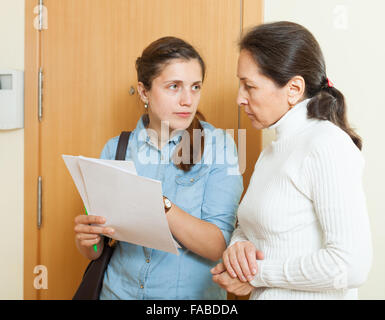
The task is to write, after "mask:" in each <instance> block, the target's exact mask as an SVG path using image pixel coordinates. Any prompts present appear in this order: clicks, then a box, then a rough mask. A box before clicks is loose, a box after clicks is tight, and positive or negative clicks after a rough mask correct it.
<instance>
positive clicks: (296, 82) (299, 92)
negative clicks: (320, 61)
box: [286, 76, 305, 106]
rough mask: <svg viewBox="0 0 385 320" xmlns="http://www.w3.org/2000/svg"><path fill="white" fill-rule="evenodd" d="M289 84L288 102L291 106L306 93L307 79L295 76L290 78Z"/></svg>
mask: <svg viewBox="0 0 385 320" xmlns="http://www.w3.org/2000/svg"><path fill="white" fill-rule="evenodd" d="M286 86H287V102H288V104H289V105H290V106H295V105H296V104H297V103H298V102H299V101H300V100H301V98H302V96H303V95H304V93H305V79H304V78H302V77H301V76H295V77H293V78H291V79H290V80H289V82H288V83H287V84H286Z"/></svg>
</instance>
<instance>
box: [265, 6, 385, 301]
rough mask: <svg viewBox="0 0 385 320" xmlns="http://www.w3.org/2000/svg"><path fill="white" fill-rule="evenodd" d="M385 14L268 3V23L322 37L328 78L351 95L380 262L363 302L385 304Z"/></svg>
mask: <svg viewBox="0 0 385 320" xmlns="http://www.w3.org/2000/svg"><path fill="white" fill-rule="evenodd" d="M384 12H385V1H382V0H368V1H356V0H339V1H335V0H323V1H316V0H290V1H287V0H265V19H264V21H265V22H273V21H279V20H287V21H293V22H297V23H300V24H302V25H303V26H305V27H306V28H308V29H309V30H310V31H311V32H312V33H313V35H314V36H315V37H316V39H317V40H318V42H319V43H320V45H321V48H322V51H323V53H324V56H325V60H326V66H327V75H328V77H329V78H330V79H331V80H332V81H333V83H334V85H335V87H336V88H338V89H339V90H340V91H341V92H342V93H343V94H344V95H345V98H346V100H347V104H348V119H349V120H350V123H351V125H352V126H353V127H354V128H356V129H357V132H358V134H359V135H361V137H362V138H363V154H364V157H365V159H366V168H365V172H364V188H365V192H366V197H367V206H368V212H369V217H370V222H371V229H372V241H373V248H374V260H373V266H372V270H371V272H370V275H369V278H368V281H367V282H366V284H364V285H363V286H362V287H361V288H360V289H359V297H360V299H385V272H384V270H385V232H384V230H385V201H384V198H385V188H384V184H383V182H384V181H385V169H384V164H385V147H384V146H385V140H384V138H385V134H384V131H383V130H384V129H382V127H383V123H382V122H383V121H384V119H385V99H384V98H383V94H384V74H385V63H384V58H385V42H384V40H383V39H384V36H383V31H384V30H385V20H384V18H383V13H384ZM271 131H272V130H270V132H269V131H267V132H264V145H266V144H268V143H269V142H270V141H271V140H272V139H273V138H274V132H271Z"/></svg>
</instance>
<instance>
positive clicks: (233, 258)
mask: <svg viewBox="0 0 385 320" xmlns="http://www.w3.org/2000/svg"><path fill="white" fill-rule="evenodd" d="M238 259H239V260H238ZM244 259H245V257H244V254H243V252H242V251H238V250H237V251H234V250H233V251H232V252H231V253H230V255H229V260H230V264H231V267H232V268H233V270H234V271H235V273H236V276H237V277H238V278H239V280H241V281H243V282H246V281H247V280H246V278H245V275H244V274H243V272H242V268H241V266H240V263H242V264H243V261H242V260H244ZM241 261H242V262H241Z"/></svg>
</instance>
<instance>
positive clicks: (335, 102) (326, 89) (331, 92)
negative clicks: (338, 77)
mask: <svg viewBox="0 0 385 320" xmlns="http://www.w3.org/2000/svg"><path fill="white" fill-rule="evenodd" d="M326 82H327V81H326ZM307 114H308V117H309V118H313V119H319V120H329V121H330V122H332V123H334V124H335V125H336V126H338V127H340V128H341V129H342V130H344V131H345V132H346V133H347V134H348V135H349V136H350V138H351V139H352V140H353V142H354V144H355V145H356V146H357V148H358V149H360V150H362V139H361V137H360V136H359V135H358V134H357V133H356V132H355V131H354V130H353V129H352V128H351V127H350V125H349V123H348V120H347V116H346V103H345V98H344V95H343V94H342V93H341V92H340V91H339V90H337V89H336V88H335V87H334V86H328V85H323V86H322V87H321V90H320V91H319V93H318V94H316V95H315V96H313V97H312V98H311V100H310V101H309V103H308V105H307Z"/></svg>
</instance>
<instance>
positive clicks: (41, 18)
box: [38, 0, 44, 31]
mask: <svg viewBox="0 0 385 320" xmlns="http://www.w3.org/2000/svg"><path fill="white" fill-rule="evenodd" d="M38 6H39V28H38V30H39V31H42V30H43V26H44V23H43V22H44V21H43V18H44V1H43V0H39V5H38Z"/></svg>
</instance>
